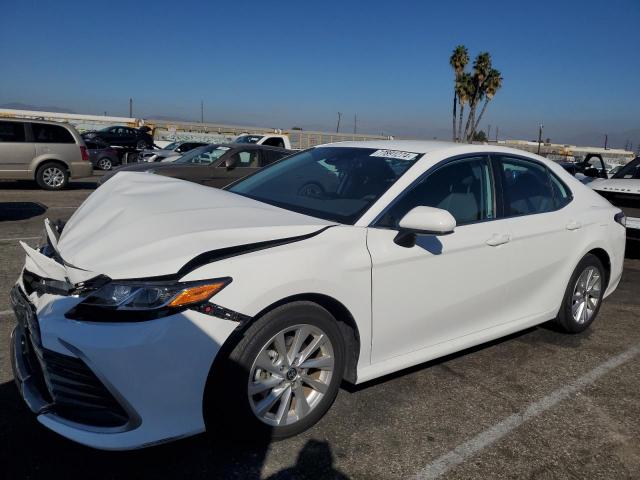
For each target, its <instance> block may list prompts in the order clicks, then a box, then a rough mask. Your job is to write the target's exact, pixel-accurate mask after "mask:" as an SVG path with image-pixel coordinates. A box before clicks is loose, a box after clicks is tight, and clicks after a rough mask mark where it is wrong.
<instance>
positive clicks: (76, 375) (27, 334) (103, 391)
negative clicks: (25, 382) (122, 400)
mask: <svg viewBox="0 0 640 480" xmlns="http://www.w3.org/2000/svg"><path fill="white" fill-rule="evenodd" d="M11 300H12V304H13V305H14V310H15V312H16V318H17V319H18V328H17V330H16V332H17V335H18V340H19V346H18V347H17V350H18V351H17V352H16V355H20V356H21V358H22V360H23V364H24V366H25V368H26V370H27V371H26V372H25V373H26V374H27V375H28V376H29V379H30V381H32V382H33V385H34V386H35V388H36V389H37V391H38V395H39V396H40V397H41V398H42V401H43V403H44V404H45V405H46V407H45V408H44V410H46V411H47V412H52V413H55V414H56V415H58V416H60V417H62V418H65V419H67V420H70V421H73V422H76V423H81V424H84V425H89V426H95V427H120V426H123V425H125V424H127V422H128V421H129V416H128V415H127V413H126V412H125V410H124V409H123V408H122V406H121V405H120V404H119V403H118V401H117V400H116V399H115V398H114V397H113V395H112V394H111V392H109V390H108V389H107V388H106V387H105V385H104V384H103V383H102V382H101V381H100V380H99V379H98V377H97V376H96V375H95V374H94V373H93V371H92V370H91V369H90V368H89V367H88V366H87V364H86V363H84V362H83V361H82V360H81V359H79V358H75V357H71V356H68V355H63V354H61V353H57V352H54V351H52V350H48V349H46V348H43V347H42V344H41V341H40V334H39V323H38V320H37V317H36V313H35V308H33V305H32V304H31V303H30V302H29V300H28V298H27V297H26V296H25V295H24V293H23V292H22V290H21V289H20V288H18V287H17V286H15V287H14V288H13V289H12V291H11Z"/></svg>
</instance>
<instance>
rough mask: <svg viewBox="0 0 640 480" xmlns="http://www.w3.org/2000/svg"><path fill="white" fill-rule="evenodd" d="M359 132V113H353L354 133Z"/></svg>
mask: <svg viewBox="0 0 640 480" xmlns="http://www.w3.org/2000/svg"><path fill="white" fill-rule="evenodd" d="M356 133H358V114H357V113H356V114H354V115H353V134H354V135H355V134H356Z"/></svg>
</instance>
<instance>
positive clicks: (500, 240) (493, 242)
mask: <svg viewBox="0 0 640 480" xmlns="http://www.w3.org/2000/svg"><path fill="white" fill-rule="evenodd" d="M509 240H511V235H509V234H508V233H494V234H493V236H492V237H491V238H490V239H489V240H487V245H489V246H491V247H497V246H498V245H503V244H505V243H508V242H509Z"/></svg>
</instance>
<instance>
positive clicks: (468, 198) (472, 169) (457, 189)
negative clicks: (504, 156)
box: [378, 157, 495, 229]
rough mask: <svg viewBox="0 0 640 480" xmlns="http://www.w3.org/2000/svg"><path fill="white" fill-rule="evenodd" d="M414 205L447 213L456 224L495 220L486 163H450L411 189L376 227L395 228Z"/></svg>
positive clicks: (481, 159) (482, 159)
mask: <svg viewBox="0 0 640 480" xmlns="http://www.w3.org/2000/svg"><path fill="white" fill-rule="evenodd" d="M418 206H426V207H436V208H441V209H443V210H447V211H448V212H449V213H451V215H453V217H454V218H455V219H456V224H457V225H465V224H469V223H474V222H479V221H483V220H489V219H492V218H495V212H494V198H493V187H492V181H491V173H490V167H489V162H488V160H487V158H485V157H472V158H465V159H460V160H454V161H452V162H449V163H447V164H445V165H443V166H442V167H440V168H438V169H437V170H436V171H434V172H433V173H430V174H429V175H428V176H427V177H426V178H425V179H424V180H422V181H421V182H420V183H418V184H417V185H415V186H414V187H411V188H410V190H408V191H407V193H406V194H404V196H402V197H401V198H400V199H399V200H398V201H397V202H396V203H395V204H394V205H393V206H392V207H391V208H390V209H389V210H388V211H387V212H386V213H385V214H384V215H383V217H382V219H381V220H380V222H379V223H378V225H380V226H383V227H388V228H394V229H395V228H397V226H398V223H399V222H400V220H401V219H402V217H404V216H405V215H406V214H407V213H408V212H409V211H410V210H412V209H413V208H415V207H418Z"/></svg>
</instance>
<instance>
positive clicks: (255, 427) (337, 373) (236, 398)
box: [204, 301, 345, 442]
mask: <svg viewBox="0 0 640 480" xmlns="http://www.w3.org/2000/svg"><path fill="white" fill-rule="evenodd" d="M301 324H304V325H311V326H312V327H316V328H318V329H320V330H321V331H322V332H323V333H324V334H326V336H327V337H328V339H329V341H330V344H331V347H332V349H333V359H334V364H333V365H334V368H333V371H332V373H331V378H330V380H329V382H328V384H327V387H326V392H325V393H324V394H323V396H321V397H320V398H319V401H318V403H317V404H316V405H315V406H314V407H313V408H312V409H311V410H310V411H309V412H308V413H307V414H306V416H302V418H301V419H300V420H295V421H294V423H292V424H289V425H280V426H274V425H269V424H267V423H265V421H263V420H261V419H260V418H258V414H257V413H254V411H253V409H252V406H251V402H250V400H249V391H248V388H249V378H250V372H251V370H252V368H253V367H254V362H255V361H257V360H256V359H257V356H258V354H259V353H260V352H261V351H262V350H263V348H265V347H266V346H267V345H269V342H270V341H271V340H272V339H273V338H274V337H275V336H276V335H277V334H278V333H279V332H282V331H283V330H286V329H287V328H295V327H296V326H299V325H301ZM344 348H345V347H344V340H343V338H342V335H341V333H340V330H339V328H338V325H337V322H336V319H335V318H334V317H333V316H332V315H331V314H330V313H329V312H328V311H327V310H325V309H324V308H322V307H321V306H319V305H318V304H316V303H313V302H306V301H301V302H293V303H289V304H286V305H283V306H280V307H277V308H275V309H274V310H272V311H270V312H268V313H267V314H265V315H264V316H262V317H261V318H259V319H258V320H256V321H255V322H254V323H253V324H252V325H251V326H250V327H249V328H248V329H247V330H246V331H245V332H244V334H243V335H242V337H241V339H240V340H239V341H238V342H237V344H236V346H235V348H233V350H232V351H231V352H230V353H229V354H228V356H227V357H226V358H224V359H221V360H220V361H219V362H218V361H217V362H216V364H215V365H214V368H213V369H212V372H211V374H210V375H209V380H208V382H207V389H206V391H205V398H204V416H205V422H206V425H207V431H208V432H210V433H211V434H212V436H213V437H214V438H225V439H226V438H229V437H232V438H234V439H235V440H241V441H252V442H268V441H271V440H278V439H283V438H287V437H291V436H294V435H297V434H299V433H301V432H303V431H305V430H307V429H309V428H310V427H311V426H313V425H314V424H315V423H316V422H317V421H318V420H320V419H321V418H322V417H323V416H324V414H325V413H326V412H327V410H328V409H329V407H331V404H332V403H333V401H334V400H335V398H336V395H337V394H338V389H339V387H340V383H341V381H342V377H343V372H344V366H345V353H344ZM285 369H286V367H285ZM300 371H302V370H300ZM304 388H309V387H304ZM221 391H223V392H224V395H221V394H220V392H221ZM307 391H312V390H307ZM269 393H270V392H269ZM254 398H255V395H254ZM292 398H293V397H292ZM279 401H280V400H278V402H279ZM275 405H276V406H277V405H278V403H276V404H275ZM293 405H294V403H293V401H292V403H291V408H292V409H293V408H294V407H293ZM274 408H276V407H275V406H274ZM221 412H222V415H221V414H220V413H221Z"/></svg>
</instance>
